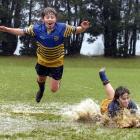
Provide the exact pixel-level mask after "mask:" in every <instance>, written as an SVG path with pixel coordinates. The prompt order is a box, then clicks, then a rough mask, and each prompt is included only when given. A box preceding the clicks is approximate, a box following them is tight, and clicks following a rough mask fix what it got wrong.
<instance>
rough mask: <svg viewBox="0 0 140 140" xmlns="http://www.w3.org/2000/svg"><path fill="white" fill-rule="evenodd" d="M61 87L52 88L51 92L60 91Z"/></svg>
mask: <svg viewBox="0 0 140 140" xmlns="http://www.w3.org/2000/svg"><path fill="white" fill-rule="evenodd" d="M58 89H59V88H51V92H53V93H55V92H57V91H58Z"/></svg>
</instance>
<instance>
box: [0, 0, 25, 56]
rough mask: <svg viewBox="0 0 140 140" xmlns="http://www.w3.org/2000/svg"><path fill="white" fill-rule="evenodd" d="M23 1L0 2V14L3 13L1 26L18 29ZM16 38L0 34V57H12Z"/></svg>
mask: <svg viewBox="0 0 140 140" xmlns="http://www.w3.org/2000/svg"><path fill="white" fill-rule="evenodd" d="M23 2H24V1H23V0H21V1H19V0H12V1H10V0H1V3H0V12H1V13H3V14H1V15H0V21H1V24H2V25H5V26H8V27H15V28H17V27H19V26H20V23H21V20H20V19H21V15H20V12H21V9H22V4H23ZM17 39H18V38H17V36H15V35H12V34H8V33H1V34H0V40H1V41H0V42H1V52H0V54H1V55H13V53H14V51H15V50H16V46H17Z"/></svg>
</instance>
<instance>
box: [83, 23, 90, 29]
mask: <svg viewBox="0 0 140 140" xmlns="http://www.w3.org/2000/svg"><path fill="white" fill-rule="evenodd" d="M89 26H90V22H89V21H83V22H81V27H82V28H83V29H84V30H86V29H88V28H89Z"/></svg>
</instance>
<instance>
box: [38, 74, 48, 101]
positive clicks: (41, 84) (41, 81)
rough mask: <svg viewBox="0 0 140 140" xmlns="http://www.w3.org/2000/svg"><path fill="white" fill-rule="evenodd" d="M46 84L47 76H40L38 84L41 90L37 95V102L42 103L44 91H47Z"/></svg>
mask: <svg viewBox="0 0 140 140" xmlns="http://www.w3.org/2000/svg"><path fill="white" fill-rule="evenodd" d="M45 82H46V76H38V77H37V83H38V86H39V90H38V92H37V94H36V102H38V103H39V102H40V100H41V98H42V96H43V93H44V90H45Z"/></svg>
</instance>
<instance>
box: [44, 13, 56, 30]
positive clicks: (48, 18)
mask: <svg viewBox="0 0 140 140" xmlns="http://www.w3.org/2000/svg"><path fill="white" fill-rule="evenodd" d="M43 21H44V23H45V25H46V26H47V28H48V29H53V28H54V25H55V23H56V16H55V15H54V14H53V13H48V14H46V15H45V16H44V18H43Z"/></svg>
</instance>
